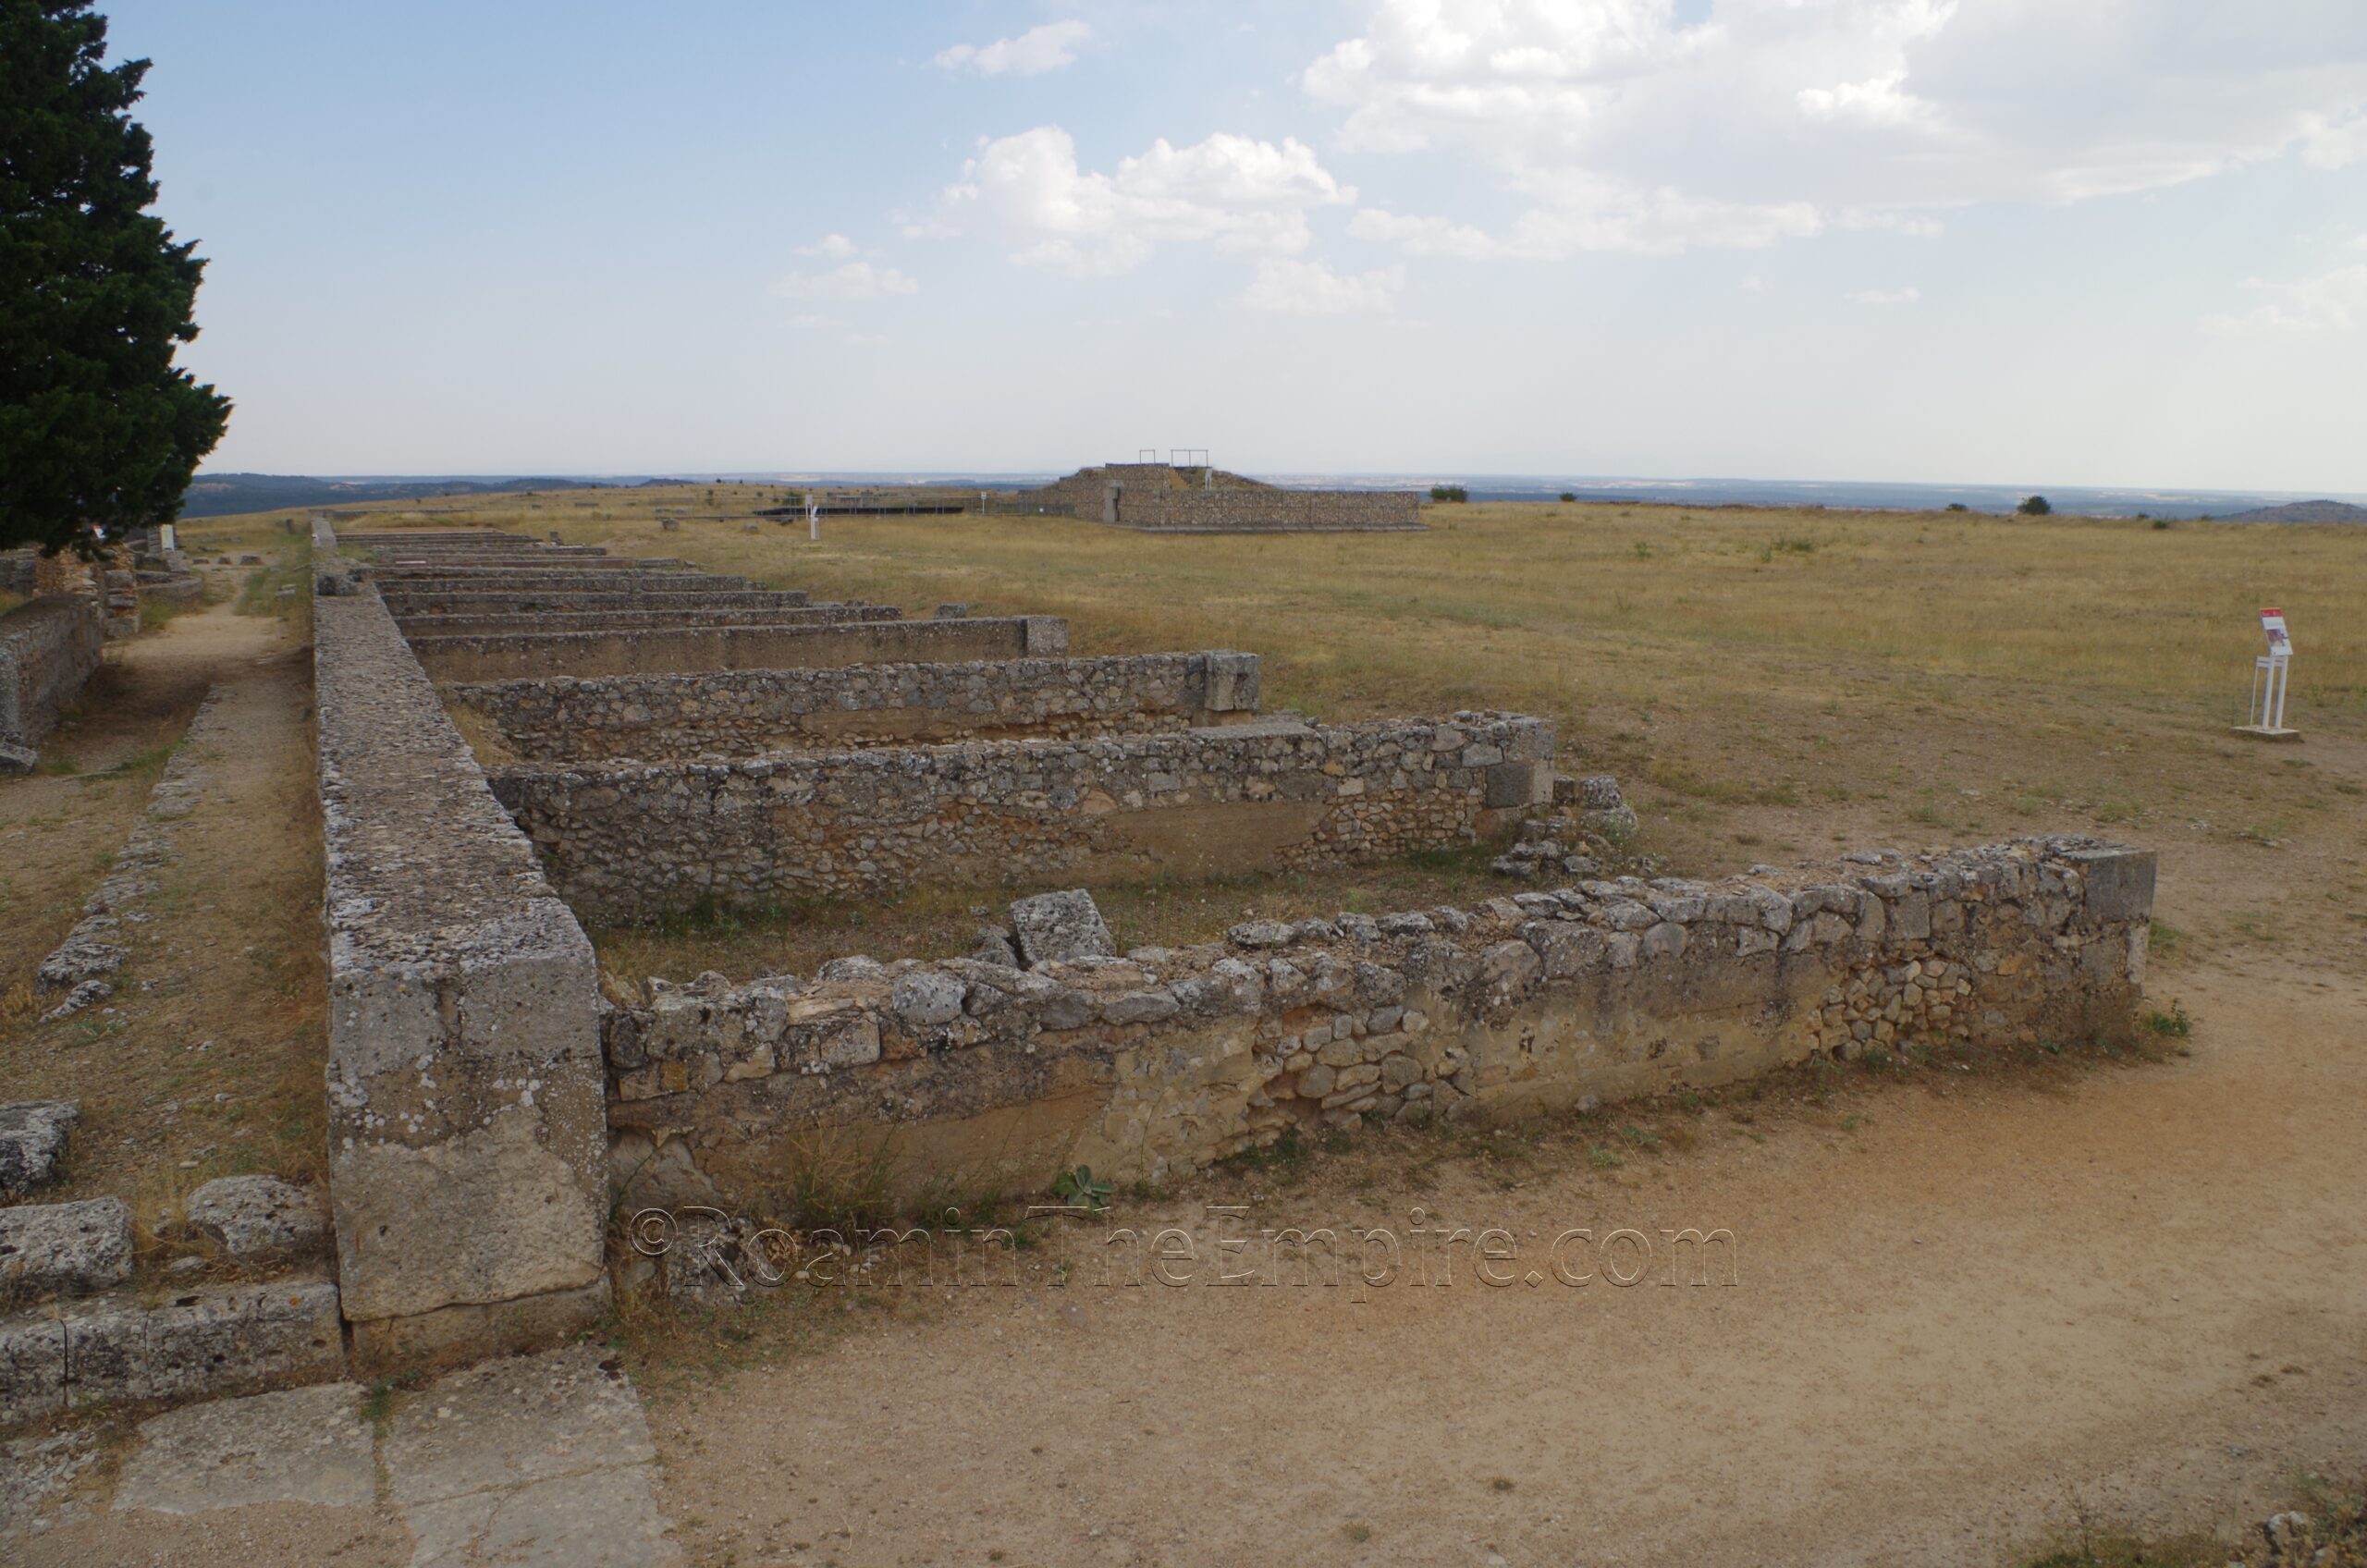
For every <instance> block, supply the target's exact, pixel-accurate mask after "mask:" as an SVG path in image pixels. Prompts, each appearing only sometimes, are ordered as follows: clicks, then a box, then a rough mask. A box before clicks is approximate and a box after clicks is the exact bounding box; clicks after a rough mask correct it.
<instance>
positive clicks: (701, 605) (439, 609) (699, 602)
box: [379, 582, 806, 617]
mask: <svg viewBox="0 0 2367 1568" xmlns="http://www.w3.org/2000/svg"><path fill="white" fill-rule="evenodd" d="M379 593H380V594H381V596H383V597H384V598H385V600H386V607H387V608H388V609H389V610H392V611H393V612H394V613H395V614H396V615H397V616H398V617H410V616H422V615H541V614H551V615H577V614H582V613H584V612H586V611H619V610H624V611H632V612H635V613H641V612H651V613H655V612H660V611H667V610H677V611H679V610H705V609H716V610H735V609H749V610H785V609H796V608H799V607H801V606H803V605H804V604H805V603H806V594H805V591H804V590H803V589H802V588H796V589H782V590H779V591H773V590H764V589H755V590H724V591H720V592H712V593H709V592H697V593H670V592H660V591H657V590H655V589H633V590H631V591H628V592H625V593H620V594H619V593H555V592H550V591H546V590H541V589H533V588H521V589H516V590H488V591H485V592H483V593H460V594H448V593H440V592H439V593H420V592H417V591H415V590H413V589H412V588H411V587H410V586H408V585H406V584H401V583H391V582H389V583H381V584H380V585H379Z"/></svg>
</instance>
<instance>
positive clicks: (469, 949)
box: [314, 490, 2153, 1367]
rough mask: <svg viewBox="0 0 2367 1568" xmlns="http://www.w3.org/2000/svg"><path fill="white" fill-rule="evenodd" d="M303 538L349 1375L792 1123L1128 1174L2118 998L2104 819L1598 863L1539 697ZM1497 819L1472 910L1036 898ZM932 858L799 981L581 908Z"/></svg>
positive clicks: (1145, 1175) (2037, 1031) (2139, 939)
mask: <svg viewBox="0 0 2367 1568" xmlns="http://www.w3.org/2000/svg"><path fill="white" fill-rule="evenodd" d="M1198 493H1201V494H1223V493H1224V492H1223V491H1221V490H1203V491H1201V492H1198ZM319 534H320V538H319V542H320V544H321V545H323V546H324V547H325V548H327V547H330V546H333V545H336V539H335V536H334V534H333V533H332V532H331V530H330V528H329V527H328V526H327V525H326V524H324V525H322V527H321V528H320V530H319ZM346 543H347V545H368V546H369V547H370V548H371V549H372V551H373V553H374V557H375V559H374V562H373V563H371V564H369V565H366V566H358V565H356V564H354V563H353V562H352V561H351V560H350V558H348V557H334V558H331V557H325V567H324V570H323V572H322V574H321V582H320V594H319V597H318V598H317V599H316V601H315V643H314V645H315V660H316V684H317V702H318V711H319V724H320V740H321V746H320V754H321V790H322V799H323V803H324V810H325V818H326V824H327V849H328V890H327V916H328V924H329V937H330V986H331V1019H330V1068H329V1084H330V1106H331V1117H332V1131H331V1145H332V1146H331V1151H330V1152H331V1162H332V1171H331V1196H332V1201H333V1207H334V1211H335V1217H336V1232H337V1256H338V1268H339V1279H340V1283H341V1286H342V1290H343V1297H342V1307H343V1311H344V1313H345V1316H346V1317H347V1319H348V1321H349V1323H350V1326H351V1331H352V1341H353V1346H354V1352H355V1355H356V1358H357V1360H358V1361H359V1362H360V1363H361V1364H362V1366H365V1367H367V1366H384V1365H393V1364H398V1363H403V1362H407V1361H409V1360H411V1359H413V1358H418V1357H423V1356H430V1357H432V1356H436V1355H445V1354H467V1353H472V1352H475V1351H480V1350H483V1349H485V1348H489V1347H491V1346H495V1345H501V1344H513V1343H520V1342H524V1341H532V1340H534V1339H538V1338H548V1337H552V1336H554V1335H557V1334H559V1333H562V1332H564V1331H565V1330H566V1329H567V1328H568V1327H569V1326H570V1325H573V1324H577V1323H581V1322H583V1321H585V1320H587V1319H588V1318H589V1317H592V1316H593V1315H594V1314H595V1313H596V1312H597V1311H599V1310H600V1308H601V1305H602V1304H603V1302H604V1300H605V1292H606V1289H607V1285H606V1276H605V1274H604V1272H603V1226H604V1220H605V1217H606V1216H607V1214H608V1213H609V1212H610V1211H611V1207H612V1205H613V1204H614V1203H616V1202H625V1203H629V1204H632V1203H639V1202H642V1201H644V1200H646V1201H682V1200H695V1201H699V1202H706V1203H714V1204H718V1205H728V1204H730V1203H733V1202H738V1201H742V1200H746V1199H750V1198H753V1197H754V1196H756V1195H757V1194H760V1193H761V1192H762V1191H764V1190H765V1189H767V1187H768V1186H770V1185H774V1184H777V1183H778V1182H779V1180H780V1178H781V1175H782V1173H783V1171H784V1170H785V1169H786V1168H787V1165H788V1164H789V1162H790V1161H791V1158H793V1155H794V1153H795V1151H799V1150H811V1149H814V1148H816V1147H823V1146H828V1145H833V1144H836V1145H840V1146H843V1147H846V1148H850V1149H872V1150H885V1151H886V1152H887V1154H888V1155H889V1158H890V1161H891V1163H892V1164H893V1165H894V1167H895V1168H896V1169H897V1170H899V1171H900V1172H901V1173H902V1175H903V1177H904V1179H905V1180H906V1181H907V1182H911V1183H917V1182H924V1181H929V1180H937V1181H941V1182H959V1183H968V1184H971V1185H973V1186H974V1187H975V1186H977V1185H983V1184H986V1183H1003V1184H1006V1185H1010V1186H1016V1187H1025V1188H1036V1187H1040V1186H1041V1185H1042V1184H1043V1183H1044V1182H1045V1181H1047V1180H1048V1179H1049V1175H1050V1174H1051V1173H1052V1172H1053V1171H1055V1170H1065V1169H1069V1168H1071V1167H1073V1166H1074V1165H1078V1164H1089V1165H1091V1166H1092V1167H1093V1169H1094V1170H1096V1171H1097V1172H1100V1173H1103V1174H1105V1175H1107V1176H1110V1177H1112V1178H1115V1179H1118V1180H1127V1179H1134V1178H1141V1179H1157V1178H1159V1177H1161V1176H1164V1175H1167V1174H1170V1173H1172V1172H1175V1171H1179V1170H1188V1169H1190V1168H1192V1167H1195V1166H1198V1165H1202V1164H1205V1163H1208V1162H1209V1161H1211V1160H1214V1159H1217V1158H1223V1157H1224V1156H1226V1155H1229V1154H1232V1153H1234V1152H1236V1151H1239V1150H1242V1149H1245V1148H1249V1147H1253V1146H1255V1145H1259V1144H1262V1143H1267V1142H1270V1141H1272V1140H1274V1139H1276V1138H1279V1137H1282V1136H1283V1135H1285V1134H1286V1133H1290V1132H1291V1131H1293V1130H1294V1129H1304V1130H1317V1129H1326V1128H1354V1127H1356V1126H1360V1125H1363V1124H1365V1123H1367V1122H1368V1121H1374V1120H1380V1119H1393V1118H1402V1117H1408V1116H1425V1115H1440V1116H1450V1117H1452V1116H1461V1115H1490V1116H1501V1115H1507V1114H1515V1113H1519V1112H1523V1111H1527V1110H1533V1109H1549V1108H1552V1107H1558V1106H1569V1105H1582V1104H1588V1103H1592V1102H1593V1101H1595V1100H1598V1099H1602V1098H1610V1097H1616V1096H1632V1095H1644V1094H1650V1093H1656V1092H1662V1091H1666V1090H1671V1089H1674V1088H1678V1087H1682V1086H1687V1085H1708V1084H1720V1083H1724V1082H1729V1081H1732V1080H1735V1079H1738V1078H1744V1077H1748V1076H1750V1075H1753V1074H1756V1073H1760V1072H1767V1071H1769V1070H1771V1069H1773V1068H1776V1067H1779V1066H1782V1065H1785V1064H1790V1063H1797V1062H1799V1061H1802V1060H1808V1059H1809V1058H1810V1057H1812V1056H1816V1055H1819V1054H1823V1055H1831V1056H1840V1057H1848V1056H1852V1055H1855V1054H1858V1053H1859V1052H1861V1051H1865V1050H1870V1049H1882V1048H1895V1047H1904V1046H1906V1045H1907V1044H1908V1043H1911V1042H1915V1041H1919V1040H1932V1041H1953V1042H1957V1043H1960V1044H1963V1045H1968V1046H1972V1047H1981V1046H1992V1047H1996V1046H2005V1045H2010V1044H2014V1043H2017V1042H2032V1041H2038V1040H2042V1039H2049V1038H2058V1037H2070V1036H2074V1035H2098V1034H2102V1035H2113V1034H2117V1033H2121V1032H2124V1031H2125V1030H2126V1029H2127V1028H2128V1025H2129V1020H2130V1017H2131V1008H2132V1005H2133V1002H2134V1000H2135V998H2137V997H2138V995H2139V994H2140V987H2141V985H2142V981H2143V973H2144V958H2145V947H2146V934H2147V929H2148V919H2149V913H2150V908H2151V902H2152V876H2153V863H2152V856H2151V855H2150V854H2148V853H2145V852H2142V851H2135V850H2130V849H2127V848H2125V847H2121V846H2117V845H2111V844H2105V843H2100V842H2096V841H2093V840H2088V839H2034V840H2024V841H2018V842H2016V843H2012V844H2006V845H2000V846H1995V847H1993V848H1990V849H1985V850H1971V851H1950V852H1944V853H1932V854H1929V855H1913V856H1909V855H1902V854H1898V853H1895V852H1885V853H1883V854H1879V855H1870V856H1865V857H1858V859H1857V860H1856V862H1855V863H1854V864H1853V863H1850V862H1844V863H1843V864H1839V865H1835V866H1829V867H1809V868H1802V869H1797V870H1795V871H1790V872H1775V871H1773V870H1772V869H1770V868H1765V867H1761V868H1758V874H1756V875H1754V876H1747V877H1737V878H1728V879H1724V880H1721V881H1715V882H1694V881H1686V880H1678V879H1672V878H1658V879H1651V880H1644V879H1639V878H1637V877H1611V878H1605V877H1602V876H1598V875H1594V873H1595V872H1596V871H1597V866H1596V864H1595V860H1594V858H1593V856H1592V854H1591V852H1590V849H1591V848H1592V847H1599V846H1600V844H1601V843H1602V842H1603V841H1604V839H1606V838H1624V837H1625V836H1626V835H1627V834H1630V833H1632V832H1633V828H1634V819H1633V815H1632V813H1630V812H1628V811H1627V810H1626V808H1625V803H1624V802H1621V801H1620V800H1619V799H1618V794H1617V790H1616V787H1615V785H1614V784H1613V783H1612V782H1611V781H1610V780H1608V779H1605V778H1594V779H1585V780H1579V779H1574V778H1566V777H1563V776H1560V775H1558V774H1557V772H1556V770H1555V762H1556V748H1555V737H1554V734H1553V730H1552V727H1551V725H1549V724H1547V723H1545V722H1543V721H1541V720H1539V719H1535V718H1530V717H1523V716H1519V715H1513V714H1500V713H1458V714H1453V715H1446V716H1438V717H1424V718H1417V719H1402V720H1385V721H1378V722H1373V723H1367V724H1358V725H1343V726H1327V725H1319V724H1312V723H1308V722H1306V721H1305V720H1303V719H1301V718H1299V717H1296V716H1293V715H1287V714H1272V713H1269V712H1266V711H1265V710H1264V709H1263V707H1262V705H1261V704H1260V700H1259V698H1260V690H1259V688H1260V681H1259V671H1258V664H1257V657H1256V656H1255V655H1252V654H1247V653H1241V652H1235V651H1231V650H1205V651H1198V652H1187V653H1178V654H1165V655H1077V654H1072V653H1071V651H1070V650H1069V647H1068V642H1067V632H1066V628H1065V626H1064V624H1063V623H1061V621H1059V620H1057V619H1048V618H1041V617H1011V618H991V617H988V618H972V617H970V616H968V615H967V614H966V611H965V608H964V606H947V607H946V610H947V613H943V614H940V615H939V616H938V617H935V618H932V619H926V620H907V619H903V618H902V617H901V615H900V614H899V613H898V612H897V611H895V610H892V609H888V608H883V607H880V606H867V605H861V604H817V603H815V602H813V601H811V600H810V599H809V598H808V597H807V596H806V595H804V594H801V593H797V592H794V591H780V590H772V589H766V588H762V587H759V586H757V585H755V584H753V583H750V582H745V581H743V580H741V579H737V578H731V577H726V576H720V575H717V574H713V573H706V572H701V571H698V570H693V569H692V568H690V567H688V566H686V565H685V564H683V563H681V562H679V561H663V560H641V559H628V558H622V557H609V556H607V555H606V554H605V553H603V552H602V551H600V550H598V549H595V548H590V547H583V546H566V545H554V544H543V543H537V542H533V541H530V540H527V539H523V538H520V537H515V536H511V535H506V534H501V533H492V532H487V531H475V530H466V531H463V530H437V531H432V532H422V533H369V534H362V533H356V534H352V535H350V537H349V539H348V540H347V541H346ZM456 721H457V722H456ZM463 729H465V730H466V732H467V735H468V737H469V739H465V740H464V739H463ZM1499 841H1509V848H1507V849H1505V851H1504V852H1503V854H1502V856H1501V857H1500V859H1499V860H1498V862H1497V868H1498V869H1499V870H1500V871H1502V873H1504V874H1505V875H1506V876H1510V877H1517V878H1519V879H1520V880H1519V882H1518V883H1517V884H1515V887H1516V889H1517V890H1515V891H1511V892H1510V893H1508V895H1507V896H1503V897H1498V898H1491V899H1487V900H1483V901H1481V902H1480V903H1478V904H1477V905H1475V906H1472V907H1466V908H1437V909H1427V910H1405V911H1399V912H1395V913H1385V914H1378V915H1367V914H1363V913H1352V912H1343V913H1339V914H1337V915H1335V916H1331V917H1329V918H1323V919H1313V920H1305V921H1300V922H1297V923H1294V924H1283V923H1252V924H1249V925H1241V926H1236V927H1235V928H1233V930H1232V931H1230V932H1229V933H1227V934H1226V936H1225V937H1224V938H1223V939H1221V940H1219V941H1213V942H1208V943H1204V944H1200V945H1196V946H1193V947H1188V948H1180V949H1134V950H1132V951H1127V952H1121V951H1119V950H1118V948H1117V944H1116V943H1115V942H1114V940H1112V938H1111V937H1110V932H1109V930H1108V928H1107V927H1106V925H1104V924H1103V923H1102V921H1101V918H1100V915H1099V913H1098V911H1097V910H1096V909H1095V907H1094V905H1093V902H1092V899H1091V896H1090V893H1089V891H1088V889H1089V888H1091V887H1093V886H1094V885H1095V884H1097V883H1101V882H1117V881H1132V880H1137V879H1141V878H1144V877H1148V876H1161V875H1170V874H1172V875H1184V876H1199V875H1208V874H1212V873H1225V872H1239V871H1252V870H1265V869H1270V868H1274V867H1290V866H1318V865H1354V864H1358V863H1360V862H1364V861H1367V860H1370V859H1373V858H1376V857H1382V856H1389V855H1395V854H1400V853H1403V852H1404V851H1408V850H1413V849H1423V848H1441V847H1450V846H1457V845H1474V844H1478V843H1482V842H1488V843H1496V842H1499ZM949 881H950V882H955V883H963V884H971V883H979V882H989V883H991V882H1000V883H1003V884H1005V885H1008V886H1009V887H1010V888H1012V892H1013V893H1014V894H1017V895H1020V896H1019V897H1018V898H1017V899H1016V901H1014V902H1013V903H1012V905H1011V909H1010V913H1009V914H1008V916H1007V917H1006V918H1005V920H1004V921H1003V922H1001V923H1000V924H998V925H992V926H989V927H987V928H985V929H982V930H981V931H980V932H979V933H978V936H977V938H976V942H975V947H974V949H973V950H972V951H971V952H970V953H968V954H966V955H963V956H959V957H950V958H945V959H939V960H932V961H924V960H918V959H911V958H902V959H897V960H895V961H893V962H881V961H878V960H875V959H871V958H865V957H847V958H841V959H838V960H835V961H833V962H829V963H827V964H825V965H823V966H822V967H821V969H820V970H819V971H818V972H817V973H816V974H813V975H811V976H803V977H801V976H796V975H789V974H760V975H745V976H740V977H737V978H734V977H729V976H724V975H720V974H702V975H698V976H695V977H690V976H684V977H680V978H676V979H668V978H664V977H653V978H647V979H644V978H642V977H638V976H635V977H620V976H615V975H603V974H600V973H599V972H598V968H597V965H596V963H595V958H594V953H593V949H592V946H591V943H590V941H589V939H588V938H587V937H585V935H584V931H583V925H582V921H583V919H586V918H588V919H591V920H594V921H597V922H614V921H628V922H629V921H641V920H647V919H653V918H658V917H663V916H667V915H670V914H675V913H681V912H682V911H685V910H691V909H696V908H704V907H714V906H729V905H732V904H742V905H766V904H772V903H786V902H790V901H792V900H801V899H807V898H849V899H862V898H869V897H880V896H889V895H892V894H894V893H896V892H898V891H900V890H901V889H904V888H911V887H914V886H917V885H921V884H924V883H928V882H938V883H943V882H949ZM1046 889H1057V891H1049V892H1048V891H1046Z"/></svg>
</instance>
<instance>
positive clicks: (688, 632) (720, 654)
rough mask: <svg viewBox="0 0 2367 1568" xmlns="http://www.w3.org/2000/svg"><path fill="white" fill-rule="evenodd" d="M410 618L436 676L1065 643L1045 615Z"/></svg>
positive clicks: (1063, 648) (784, 663)
mask: <svg viewBox="0 0 2367 1568" xmlns="http://www.w3.org/2000/svg"><path fill="white" fill-rule="evenodd" d="M428 625H432V623H414V626H413V629H412V631H411V647H412V649H413V651H414V652H416V653H417V654H418V655H419V659H420V662H421V663H422V664H423V665H424V666H425V667H426V668H427V672H428V674H430V675H431V676H434V677H435V679H436V680H519V679H521V678H527V677H534V676H550V675H576V676H594V675H684V674H692V673H695V672H699V671H706V670H717V669H812V668H834V667H837V666H840V665H850V664H897V663H902V662H906V661H912V660H925V661H926V662H929V663H932V664H937V663H946V662H950V661H954V660H969V659H1015V658H1021V657H1024V656H1026V655H1030V654H1035V655H1053V654H1062V653H1066V652H1067V651H1068V623H1067V622H1066V621H1063V620H1061V619H1059V618H1058V617H1054V616H1015V617H1012V618H1009V619H986V618H981V619H976V620H883V621H855V622H852V623H849V624H845V625H838V626H766V627H737V626H735V627H688V628H671V629H665V630H658V631H549V632H504V633H499V634H495V635H486V636H473V637H445V636H436V635H434V634H432V633H431V632H429V631H426V630H425V628H426V627H427V626H428Z"/></svg>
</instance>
